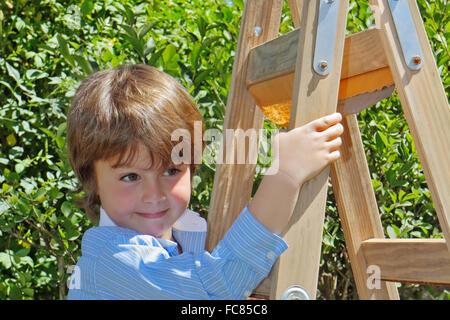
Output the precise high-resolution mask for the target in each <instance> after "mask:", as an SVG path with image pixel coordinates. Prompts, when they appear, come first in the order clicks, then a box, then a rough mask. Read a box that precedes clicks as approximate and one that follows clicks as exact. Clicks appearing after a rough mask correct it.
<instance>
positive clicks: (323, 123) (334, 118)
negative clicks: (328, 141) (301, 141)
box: [312, 112, 342, 131]
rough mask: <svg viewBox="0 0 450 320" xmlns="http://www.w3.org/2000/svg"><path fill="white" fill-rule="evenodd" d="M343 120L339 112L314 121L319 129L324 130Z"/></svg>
mask: <svg viewBox="0 0 450 320" xmlns="http://www.w3.org/2000/svg"><path fill="white" fill-rule="evenodd" d="M341 120H342V115H341V114H340V113H339V112H336V113H333V114H330V115H327V116H325V117H322V118H319V119H317V120H315V121H313V122H312V124H313V126H314V127H315V129H316V130H317V131H323V130H326V129H327V128H329V127H330V126H332V125H334V124H336V123H338V122H340V121H341Z"/></svg>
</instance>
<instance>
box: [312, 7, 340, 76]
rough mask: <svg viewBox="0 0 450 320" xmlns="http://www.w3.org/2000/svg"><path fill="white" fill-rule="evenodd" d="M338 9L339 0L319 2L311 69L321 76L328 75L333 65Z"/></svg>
mask: <svg viewBox="0 0 450 320" xmlns="http://www.w3.org/2000/svg"><path fill="white" fill-rule="evenodd" d="M338 8H339V0H320V7H319V20H318V23H317V34H316V48H315V51H314V61H313V68H314V71H315V72H317V73H318V74H320V75H322V76H326V75H327V74H329V73H330V70H331V68H332V65H333V56H334V42H335V38H336V28H337V26H336V25H337V18H338Z"/></svg>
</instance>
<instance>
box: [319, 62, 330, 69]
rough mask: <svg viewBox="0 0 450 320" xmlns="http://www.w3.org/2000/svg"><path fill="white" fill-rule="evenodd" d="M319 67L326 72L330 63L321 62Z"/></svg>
mask: <svg viewBox="0 0 450 320" xmlns="http://www.w3.org/2000/svg"><path fill="white" fill-rule="evenodd" d="M319 67H320V69H321V70H326V69H327V68H328V62H326V61H325V60H323V61H320V62H319Z"/></svg>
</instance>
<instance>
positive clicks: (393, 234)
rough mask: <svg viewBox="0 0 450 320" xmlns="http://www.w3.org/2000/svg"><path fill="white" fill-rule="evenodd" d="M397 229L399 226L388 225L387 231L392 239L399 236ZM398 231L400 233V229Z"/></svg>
mask: <svg viewBox="0 0 450 320" xmlns="http://www.w3.org/2000/svg"><path fill="white" fill-rule="evenodd" d="M396 229H397V230H398V227H397V226H392V225H390V226H387V228H386V231H387V234H388V236H389V238H390V239H396V238H397V232H396ZM398 233H400V230H398Z"/></svg>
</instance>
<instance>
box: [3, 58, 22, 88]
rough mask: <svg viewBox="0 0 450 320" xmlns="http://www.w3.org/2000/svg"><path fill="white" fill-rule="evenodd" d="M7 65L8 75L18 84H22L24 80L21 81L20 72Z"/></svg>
mask: <svg viewBox="0 0 450 320" xmlns="http://www.w3.org/2000/svg"><path fill="white" fill-rule="evenodd" d="M5 64H6V69H7V70H8V74H9V75H10V76H11V77H12V78H13V79H14V80H16V82H17V83H18V84H21V83H22V80H21V79H20V73H19V71H17V69H15V68H14V67H13V66H11V65H10V64H9V63H8V62H5Z"/></svg>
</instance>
